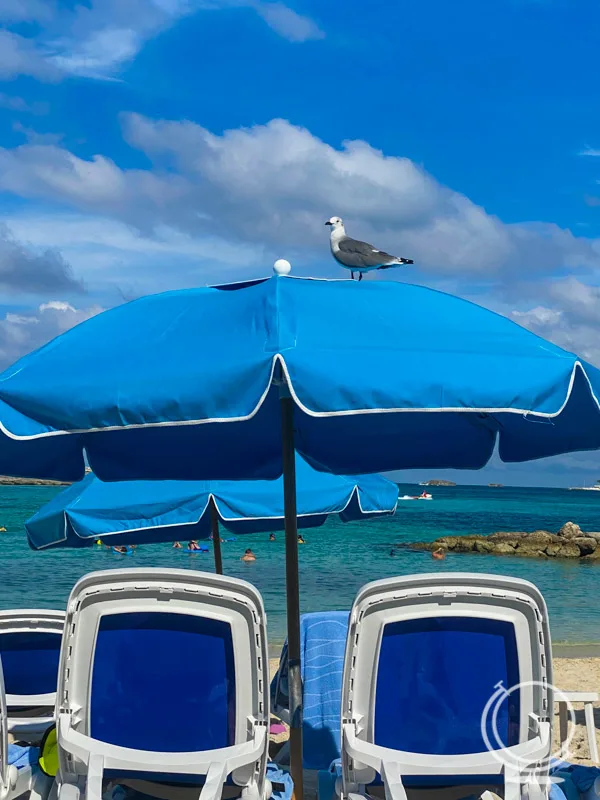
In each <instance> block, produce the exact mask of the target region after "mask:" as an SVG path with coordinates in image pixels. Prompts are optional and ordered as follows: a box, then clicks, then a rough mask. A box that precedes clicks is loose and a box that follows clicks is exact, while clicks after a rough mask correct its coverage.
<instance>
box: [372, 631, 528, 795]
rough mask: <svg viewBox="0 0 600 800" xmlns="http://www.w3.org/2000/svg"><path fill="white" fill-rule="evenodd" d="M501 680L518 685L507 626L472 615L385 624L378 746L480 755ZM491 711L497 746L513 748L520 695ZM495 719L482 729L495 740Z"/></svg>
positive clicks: (507, 698)
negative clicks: (488, 706)
mask: <svg viewBox="0 0 600 800" xmlns="http://www.w3.org/2000/svg"><path fill="white" fill-rule="evenodd" d="M500 682H501V683H502V685H503V686H504V687H506V688H510V687H513V686H516V685H517V684H518V683H519V665H518V656H517V645H516V639H515V632H514V626H513V625H512V624H511V623H509V622H504V621H498V620H491V619H476V618H471V617H433V618H432V617H428V618H424V619H411V620H406V621H400V622H393V623H390V624H388V625H386V626H385V627H384V631H383V636H382V641H381V647H380V652H379V662H378V670H377V685H376V695H375V719H374V723H375V731H374V739H375V743H376V744H378V745H382V746H383V747H390V748H392V749H396V750H406V751H408V752H413V753H428V754H431V755H456V754H461V753H479V752H483V751H485V750H487V747H486V744H485V741H484V738H483V736H482V731H481V720H482V715H483V712H484V709H485V706H486V704H487V703H488V701H489V700H490V698H491V697H492V695H493V694H494V693H495V692H496V691H497V686H498V684H499V683H500ZM495 712H496V713H495V723H496V729H497V733H498V737H499V739H500V741H501V743H502V745H505V746H506V745H508V746H511V745H514V744H516V743H518V741H519V723H520V702H519V692H518V690H516V691H515V692H513V693H511V694H509V695H504V696H502V697H500V698H499V700H498V703H497V704H496V707H495ZM492 721H493V718H492V716H491V715H490V717H489V718H488V720H487V725H486V730H487V732H488V735H489V737H490V739H492V741H494V738H493V730H492V728H491V725H492ZM500 746H501V745H500V744H498V747H500ZM453 782H454V781H453Z"/></svg>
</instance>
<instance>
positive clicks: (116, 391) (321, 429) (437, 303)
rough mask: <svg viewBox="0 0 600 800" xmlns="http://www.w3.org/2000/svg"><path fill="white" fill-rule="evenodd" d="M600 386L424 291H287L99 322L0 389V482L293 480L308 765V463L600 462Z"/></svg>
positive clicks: (306, 287)
mask: <svg viewBox="0 0 600 800" xmlns="http://www.w3.org/2000/svg"><path fill="white" fill-rule="evenodd" d="M599 397H600V372H599V371H598V370H597V369H595V368H594V367H593V366H591V365H589V364H587V363H586V362H585V361H583V360H581V359H579V358H578V357H577V356H575V355H573V354H572V353H569V352H567V351H565V350H562V349H561V348H559V347H556V346H555V345H553V344H550V343H549V342H547V341H545V340H543V339H541V338H540V337H538V336H536V335H534V334H533V333H531V332H529V331H527V330H525V329H523V328H521V327H520V326H518V325H517V324H516V323H514V322H512V321H510V320H508V319H506V318H504V317H501V316H499V315H497V314H494V313H492V312H490V311H487V310H486V309H483V308H481V307H479V306H477V305H474V304H472V303H469V302H466V301H464V300H460V299H458V298H456V297H452V296H451V295H447V294H443V293H441V292H437V291H433V290H431V289H427V288H423V287H420V286H410V285H406V284H400V283H387V282H383V281H372V282H366V281H363V282H362V283H354V282H352V281H324V280H312V279H308V280H307V279H298V278H292V277H283V276H278V275H276V276H274V277H271V278H269V279H264V280H256V281H251V282H246V283H239V284H235V285H229V286H223V287H216V288H214V287H213V288H211V287H207V288H202V289H191V290H186V291H175V292H167V293H164V294H159V295H153V296H149V297H144V298H141V299H139V300H135V301H133V302H131V303H127V304H125V305H122V306H119V307H117V308H114V309H112V310H110V311H107V312H104V313H102V314H99V315H98V316H97V317H94V318H92V319H90V320H88V321H86V322H84V323H82V324H81V325H79V326H77V327H76V328H73V329H72V330H70V331H68V332H66V333H64V334H62V335H61V336H59V337H58V338H56V339H54V340H53V341H51V342H50V343H49V344H47V345H46V346H45V347H42V348H41V349H40V350H37V351H36V352H34V353H31V354H30V355H28V356H25V357H24V358H22V359H20V360H19V361H18V362H16V364H14V365H13V366H12V367H10V368H9V369H7V370H6V371H5V372H4V373H3V374H2V375H0V473H3V474H8V475H21V476H31V477H34V476H35V477H44V478H58V479H63V480H80V479H81V478H82V477H83V474H84V464H85V459H84V452H85V454H87V459H88V461H89V464H90V466H91V467H92V469H93V470H94V472H95V473H96V474H97V475H98V476H99V477H100V478H101V479H103V480H111V481H112V480H131V479H140V480H146V479H163V480H164V479H175V480H191V479H193V480H204V479H227V480H237V479H248V478H251V479H257V478H269V479H271V478H274V477H277V476H279V475H281V474H282V472H283V475H284V495H285V530H286V548H287V558H286V577H287V601H288V649H289V654H290V662H291V667H290V675H289V685H290V713H291V741H290V754H291V761H292V772H293V776H294V780H295V781H296V789H297V792H298V795H299V796H300V797H301V796H302V775H301V763H302V761H301V746H302V744H301V742H302V739H301V684H300V673H299V664H300V636H299V601H298V582H297V568H298V562H297V558H298V553H297V542H296V497H295V469H294V464H295V459H294V452H295V451H294V447H295V448H296V449H297V451H298V452H299V453H300V454H301V455H302V456H303V457H304V458H305V459H306V461H307V462H308V463H309V464H311V465H312V466H314V467H315V468H317V469H321V470H324V471H331V472H335V473H339V474H358V473H365V472H385V471H387V470H394V469H407V468H418V467H422V468H433V467H435V468H442V467H455V468H469V469H475V468H479V467H483V466H484V465H485V464H486V462H487V461H488V459H489V458H490V456H491V454H492V452H493V451H494V448H495V447H496V445H497V446H498V452H499V455H500V458H501V459H503V460H504V461H525V460H528V459H535V458H541V457H543V456H550V455H555V454H558V453H566V452H570V451H575V450H591V449H596V448H598V447H600V410H599V403H598V398H599Z"/></svg>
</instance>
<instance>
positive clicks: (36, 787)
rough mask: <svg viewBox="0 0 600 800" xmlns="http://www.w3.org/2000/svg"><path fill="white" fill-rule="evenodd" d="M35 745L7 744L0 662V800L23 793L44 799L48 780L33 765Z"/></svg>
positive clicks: (32, 799)
mask: <svg viewBox="0 0 600 800" xmlns="http://www.w3.org/2000/svg"><path fill="white" fill-rule="evenodd" d="M38 756H39V750H38V748H37V747H29V746H28V747H22V746H20V745H17V744H9V743H8V715H7V710H6V693H5V691H4V675H3V672H2V662H1V661H0V800H15V799H16V798H17V797H21V795H24V794H26V793H27V795H28V797H29V798H30V800H45V798H47V797H48V794H49V791H50V787H51V786H52V780H51V779H50V778H47V777H46V776H45V775H43V774H42V773H41V772H40V770H39V769H38V767H37V762H38Z"/></svg>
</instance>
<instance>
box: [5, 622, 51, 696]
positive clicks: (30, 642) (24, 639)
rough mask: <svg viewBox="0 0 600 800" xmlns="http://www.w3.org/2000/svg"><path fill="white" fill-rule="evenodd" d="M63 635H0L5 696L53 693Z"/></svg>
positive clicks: (26, 632) (31, 632)
mask: <svg viewBox="0 0 600 800" xmlns="http://www.w3.org/2000/svg"><path fill="white" fill-rule="evenodd" d="M61 641H62V636H61V634H59V633H47V632H39V631H22V632H14V633H11V632H8V633H2V634H0V658H1V659H2V669H3V672H4V686H5V690H6V693H7V694H20V695H29V694H48V693H49V692H55V691H56V683H57V680H58V660H59V657H60V645H61Z"/></svg>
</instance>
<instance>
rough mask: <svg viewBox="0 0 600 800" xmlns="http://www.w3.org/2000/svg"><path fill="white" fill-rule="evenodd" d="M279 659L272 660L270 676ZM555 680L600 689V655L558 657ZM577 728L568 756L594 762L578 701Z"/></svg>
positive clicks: (599, 725)
mask: <svg viewBox="0 0 600 800" xmlns="http://www.w3.org/2000/svg"><path fill="white" fill-rule="evenodd" d="M278 664H279V660H278V659H275V658H272V659H271V660H270V662H269V666H270V672H271V677H273V675H274V674H275V672H276V671H277V667H278ZM554 683H555V685H556V687H557V688H559V689H562V690H563V691H565V692H568V691H570V692H600V658H555V659H554ZM575 713H576V729H575V733H574V736H573V739H572V742H571V748H570V749H571V755H570V757H569V760H570V761H572V762H574V763H577V764H592V763H593V762H592V761H590V757H589V756H590V754H589V747H588V742H587V735H586V731H585V725H584V718H583V705H582V704H576V705H575ZM594 715H595V720H596V741H597V742H598V749H599V750H600V704H598V703H597V704H596V706H595V711H594ZM554 727H555V742H557V741H558V714H556V716H555V726H554Z"/></svg>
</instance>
